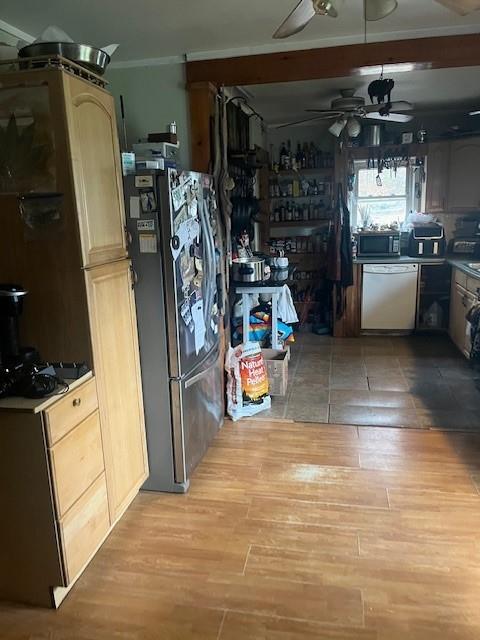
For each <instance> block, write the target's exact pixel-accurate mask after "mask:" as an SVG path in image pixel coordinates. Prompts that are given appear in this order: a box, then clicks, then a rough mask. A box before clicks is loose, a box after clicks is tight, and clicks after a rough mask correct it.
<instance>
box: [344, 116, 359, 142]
mask: <svg viewBox="0 0 480 640" xmlns="http://www.w3.org/2000/svg"><path fill="white" fill-rule="evenodd" d="M361 131H362V125H361V124H360V122H359V120H358V119H357V118H354V117H353V116H351V117H350V118H348V120H347V133H348V135H349V137H350V138H358V136H359V135H360V133H361Z"/></svg>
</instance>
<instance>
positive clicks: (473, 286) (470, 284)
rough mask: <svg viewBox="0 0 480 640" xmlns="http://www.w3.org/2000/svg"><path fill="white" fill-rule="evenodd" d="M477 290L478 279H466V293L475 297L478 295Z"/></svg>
mask: <svg viewBox="0 0 480 640" xmlns="http://www.w3.org/2000/svg"><path fill="white" fill-rule="evenodd" d="M478 289H480V280H479V279H478V278H470V277H467V291H470V293H473V294H474V295H477V293H479V291H478Z"/></svg>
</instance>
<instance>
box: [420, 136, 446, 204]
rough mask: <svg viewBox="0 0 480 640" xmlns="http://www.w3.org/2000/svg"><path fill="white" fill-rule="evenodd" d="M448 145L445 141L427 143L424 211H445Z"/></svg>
mask: <svg viewBox="0 0 480 640" xmlns="http://www.w3.org/2000/svg"><path fill="white" fill-rule="evenodd" d="M449 155H450V146H449V144H448V143H446V142H432V143H429V145H428V154H427V182H426V202H425V211H426V212H427V213H441V212H443V211H446V207H447V194H448V172H449Z"/></svg>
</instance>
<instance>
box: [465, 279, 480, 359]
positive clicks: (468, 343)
mask: <svg viewBox="0 0 480 640" xmlns="http://www.w3.org/2000/svg"><path fill="white" fill-rule="evenodd" d="M477 302H478V296H476V295H473V294H472V293H470V292H469V291H467V293H466V294H465V297H464V305H465V306H464V312H465V316H466V315H467V313H468V312H469V311H470V309H471V308H472V307H473V306H474V305H475V304H477ZM471 349H472V339H471V337H470V322H468V321H467V319H466V318H465V325H464V332H463V351H464V353H465V355H466V356H467V358H469V357H470V351H471Z"/></svg>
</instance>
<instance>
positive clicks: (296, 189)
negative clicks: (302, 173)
mask: <svg viewBox="0 0 480 640" xmlns="http://www.w3.org/2000/svg"><path fill="white" fill-rule="evenodd" d="M292 195H293V197H294V198H298V197H299V196H300V182H299V180H298V178H297V177H296V176H295V178H294V179H293V184H292Z"/></svg>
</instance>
